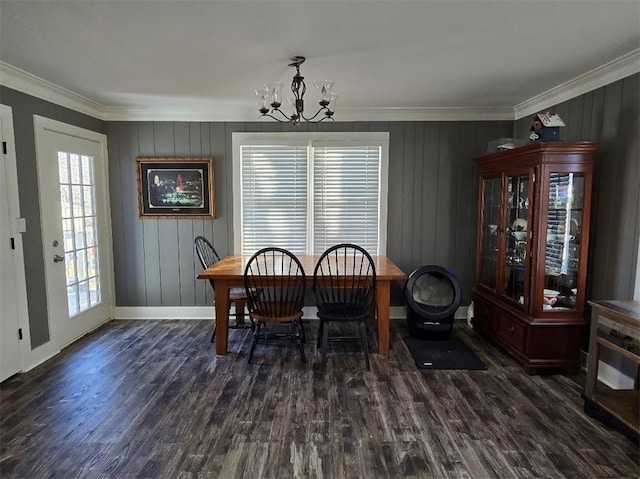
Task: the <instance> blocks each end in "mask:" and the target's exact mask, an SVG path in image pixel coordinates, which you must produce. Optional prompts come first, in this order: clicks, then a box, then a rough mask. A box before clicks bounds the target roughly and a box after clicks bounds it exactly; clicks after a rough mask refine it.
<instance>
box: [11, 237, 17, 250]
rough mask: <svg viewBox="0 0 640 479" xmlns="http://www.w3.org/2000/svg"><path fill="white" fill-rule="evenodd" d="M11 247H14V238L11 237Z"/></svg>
mask: <svg viewBox="0 0 640 479" xmlns="http://www.w3.org/2000/svg"><path fill="white" fill-rule="evenodd" d="M11 249H16V240H15V239H14V238H11Z"/></svg>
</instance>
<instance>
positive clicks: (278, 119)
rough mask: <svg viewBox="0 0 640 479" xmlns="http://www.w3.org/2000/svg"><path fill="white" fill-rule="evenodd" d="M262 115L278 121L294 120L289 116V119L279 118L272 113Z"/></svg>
mask: <svg viewBox="0 0 640 479" xmlns="http://www.w3.org/2000/svg"><path fill="white" fill-rule="evenodd" d="M260 116H261V117H263V116H268V117H269V118H273V119H274V120H276V121H277V122H278V123H291V122H292V121H293V120H292V119H291V118H289V119H287V120H283V119H281V118H278V117H277V116H273V115H272V114H271V113H263V114H262V115H260Z"/></svg>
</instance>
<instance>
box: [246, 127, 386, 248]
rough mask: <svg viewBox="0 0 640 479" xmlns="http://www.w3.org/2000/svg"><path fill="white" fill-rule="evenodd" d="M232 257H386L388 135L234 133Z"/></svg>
mask: <svg viewBox="0 0 640 479" xmlns="http://www.w3.org/2000/svg"><path fill="white" fill-rule="evenodd" d="M233 142H234V146H233V148H234V153H233V189H234V191H233V201H234V206H233V211H234V214H233V216H234V220H233V221H234V236H235V238H234V251H235V252H236V254H253V253H255V252H256V251H257V250H258V249H260V248H263V247H266V246H278V247H282V248H285V249H288V250H289V251H291V252H293V253H294V254H319V253H321V252H323V251H324V250H326V249H327V248H329V247H330V246H333V245H335V244H338V243H345V242H349V243H356V244H359V245H361V246H363V247H364V248H365V249H366V250H367V251H369V253H371V254H372V255H384V254H386V223H387V206H386V202H387V180H386V177H387V169H388V151H389V134H388V133H386V132H360V133H357V132H353V133H347V132H345V133H335V132H332V133H320V132H304V133H302V132H300V133H296V134H287V133H234V134H233Z"/></svg>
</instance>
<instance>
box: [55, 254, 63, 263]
mask: <svg viewBox="0 0 640 479" xmlns="http://www.w3.org/2000/svg"><path fill="white" fill-rule="evenodd" d="M60 261H64V256H60V255H59V254H55V255H53V262H54V263H59V262H60Z"/></svg>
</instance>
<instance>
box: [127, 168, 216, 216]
mask: <svg viewBox="0 0 640 479" xmlns="http://www.w3.org/2000/svg"><path fill="white" fill-rule="evenodd" d="M136 160H137V171H138V209H139V214H140V217H141V218H174V219H175V218H215V215H216V202H215V194H214V185H215V181H214V176H213V158H212V157H202V158H151V157H138V158H137V159H136Z"/></svg>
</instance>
